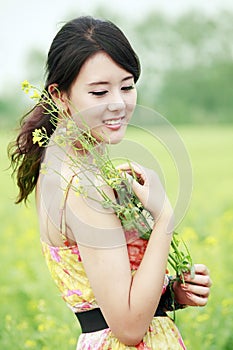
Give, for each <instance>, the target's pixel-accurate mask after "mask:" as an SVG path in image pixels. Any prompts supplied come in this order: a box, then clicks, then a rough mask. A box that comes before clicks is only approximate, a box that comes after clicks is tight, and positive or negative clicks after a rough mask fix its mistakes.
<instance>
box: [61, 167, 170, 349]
mask: <svg viewBox="0 0 233 350" xmlns="http://www.w3.org/2000/svg"><path fill="white" fill-rule="evenodd" d="M136 170H137V173H139V172H140V176H141V178H143V182H144V183H143V185H140V184H139V183H137V182H136V181H134V180H132V181H133V183H132V185H133V189H134V191H135V193H136V194H137V196H138V197H139V199H140V200H141V202H142V204H143V205H144V206H145V207H146V208H147V209H148V210H150V212H151V213H152V215H153V217H154V219H155V221H156V225H155V227H154V229H153V231H152V234H151V237H150V239H149V242H148V245H147V249H146V251H145V254H144V257H143V259H142V262H141V264H140V266H139V269H138V270H137V272H136V273H135V274H134V276H133V277H132V274H131V270H130V263H129V257H128V253H127V247H126V242H125V235H124V231H123V230H122V227H121V224H120V222H119V220H118V219H117V217H116V216H115V214H114V213H111V212H109V211H106V210H105V211H103V210H101V208H98V206H97V207H94V205H93V202H90V201H88V200H87V199H86V200H85V199H84V198H83V197H81V196H79V197H77V196H76V195H75V193H74V192H73V191H71V192H70V193H69V196H68V200H67V208H68V210H67V224H68V225H69V228H70V229H71V231H72V232H73V233H74V235H75V237H76V240H77V243H78V244H79V250H80V254H81V257H82V260H83V264H84V267H85V271H86V273H87V276H88V279H89V281H90V284H91V287H92V289H93V291H94V294H95V297H96V299H97V302H98V305H99V306H100V308H101V310H102V312H103V314H104V317H105V319H106V321H107V323H108V325H109V326H110V328H111V330H112V332H113V333H114V334H115V336H116V337H117V338H118V339H119V340H120V341H121V342H123V343H125V344H127V345H136V344H138V343H139V342H140V341H141V339H142V338H143V336H144V334H145V333H146V331H147V329H148V327H149V324H150V322H151V320H152V318H153V315H154V313H155V310H156V308H157V305H158V303H159V300H160V297H161V292H162V286H163V281H164V273H165V270H166V265H167V257H168V252H169V247H170V242H171V230H172V228H171V226H172V215H173V212H172V209H171V206H170V203H169V201H168V199H167V197H166V194H165V192H164V189H163V187H162V185H161V183H160V181H159V178H158V176H157V175H156V174H155V173H154V172H153V171H150V170H148V169H144V168H143V169H142V168H137V169H136ZM93 195H94V193H92V196H93ZM109 195H110V193H109Z"/></svg>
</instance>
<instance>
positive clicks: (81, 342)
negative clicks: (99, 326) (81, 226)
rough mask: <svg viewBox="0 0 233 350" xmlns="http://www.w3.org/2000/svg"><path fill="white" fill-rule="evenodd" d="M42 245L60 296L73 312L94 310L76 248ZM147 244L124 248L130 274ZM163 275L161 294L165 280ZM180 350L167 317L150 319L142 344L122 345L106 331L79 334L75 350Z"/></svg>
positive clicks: (139, 242) (140, 241)
mask: <svg viewBox="0 0 233 350" xmlns="http://www.w3.org/2000/svg"><path fill="white" fill-rule="evenodd" d="M41 243H42V249H43V253H44V256H45V259H46V262H47V265H48V268H49V270H50V273H51V276H52V278H53V280H54V281H55V283H56V285H57V287H58V288H59V290H60V293H61V296H62V298H63V299H64V301H65V302H66V303H67V305H68V306H69V307H70V308H71V310H72V311H73V312H75V313H76V312H81V311H88V310H91V309H94V308H97V307H98V305H97V302H96V300H95V296H94V293H93V291H92V289H91V286H90V283H89V280H88V278H87V275H86V273H85V270H84V267H83V263H82V260H81V257H80V254H79V248H78V246H77V245H73V246H64V247H53V246H50V245H48V244H47V243H44V242H41ZM146 244H147V241H145V240H143V239H140V238H139V239H137V240H136V241H134V242H133V244H132V243H129V244H128V245H127V248H128V254H129V260H130V265H131V270H132V273H133V272H134V271H135V270H137V268H138V266H139V264H140V261H141V259H142V257H143V254H144V251H145V249H146ZM139 257H140V259H139ZM166 277H167V276H166V275H165V281H164V287H163V291H162V293H164V292H165V290H166V287H167V284H168V281H167V278H166ZM127 349H131V350H133V349H138V350H143V349H145V350H154V349H155V350H157V349H158V350H159V349H161V350H166V349H171V350H181V349H186V348H185V346H184V343H183V341H182V338H181V336H180V333H179V331H178V329H177V327H176V325H175V324H174V322H173V321H172V320H171V319H170V318H169V317H168V316H165V317H154V318H153V319H152V321H151V323H150V326H149V329H148V331H147V333H146V334H145V336H144V337H143V339H142V341H141V342H140V343H139V344H138V345H137V346H126V345H124V344H122V343H121V342H120V341H119V340H118V339H117V338H116V337H115V336H114V335H113V334H112V332H111V330H110V329H109V328H106V329H103V330H100V331H96V332H92V333H82V334H81V335H80V336H79V339H78V344H77V349H76V350H127Z"/></svg>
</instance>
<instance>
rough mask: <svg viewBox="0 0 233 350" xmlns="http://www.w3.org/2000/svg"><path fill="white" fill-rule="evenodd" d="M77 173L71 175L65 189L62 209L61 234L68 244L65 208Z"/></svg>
mask: <svg viewBox="0 0 233 350" xmlns="http://www.w3.org/2000/svg"><path fill="white" fill-rule="evenodd" d="M74 176H75V175H73V176H72V177H71V180H70V182H69V183H68V185H67V187H66V189H65V192H64V198H63V202H62V207H61V209H60V234H61V237H62V240H63V242H64V244H65V245H66V246H69V241H68V237H67V229H66V228H67V227H66V216H65V210H66V201H67V198H68V193H69V190H70V188H71V186H72V182H73V178H74Z"/></svg>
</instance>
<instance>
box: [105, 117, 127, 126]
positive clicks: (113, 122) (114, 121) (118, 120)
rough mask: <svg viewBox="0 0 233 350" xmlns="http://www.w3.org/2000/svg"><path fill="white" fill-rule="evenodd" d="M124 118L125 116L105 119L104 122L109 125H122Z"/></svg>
mask: <svg viewBox="0 0 233 350" xmlns="http://www.w3.org/2000/svg"><path fill="white" fill-rule="evenodd" d="M124 118H125V117H120V118H114V119H108V120H104V124H105V125H107V126H117V125H121V124H122V121H123V119H124Z"/></svg>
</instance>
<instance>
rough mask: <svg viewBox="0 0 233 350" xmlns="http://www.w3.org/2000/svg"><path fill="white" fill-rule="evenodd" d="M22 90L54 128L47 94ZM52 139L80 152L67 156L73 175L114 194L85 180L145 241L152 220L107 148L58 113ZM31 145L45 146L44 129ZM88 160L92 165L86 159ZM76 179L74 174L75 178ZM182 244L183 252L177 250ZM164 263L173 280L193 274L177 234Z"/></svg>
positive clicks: (51, 103)
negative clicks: (84, 173) (84, 176)
mask: <svg viewBox="0 0 233 350" xmlns="http://www.w3.org/2000/svg"><path fill="white" fill-rule="evenodd" d="M22 89H23V90H24V91H25V92H26V93H27V94H28V95H29V96H30V98H31V99H33V100H35V101H36V103H37V105H40V106H42V107H43V108H44V113H47V114H48V115H49V116H50V118H51V122H52V123H54V129H55V128H56V125H57V121H58V119H57V118H58V117H57V115H58V108H57V106H56V104H55V103H54V101H53V100H52V99H51V97H50V95H49V94H48V92H47V91H42V93H41V92H40V90H39V89H37V88H36V87H34V86H32V85H30V84H29V83H28V82H27V81H24V82H23V83H22ZM56 131H57V132H56V136H55V137H54V142H55V143H56V144H57V145H58V146H59V147H64V146H67V145H68V146H69V147H72V148H73V149H74V150H75V151H76V152H77V151H82V157H74V156H71V155H69V157H68V158H69V165H70V167H71V168H73V169H74V174H75V175H77V174H76V170H75V169H77V166H81V167H82V168H83V169H85V170H87V171H88V172H90V173H91V174H94V175H95V178H96V179H97V180H99V181H97V182H96V183H101V184H106V185H107V186H109V187H110V188H111V189H112V190H113V192H114V195H115V200H113V199H112V198H110V197H109V196H108V195H107V194H106V192H105V191H104V190H103V188H102V185H97V184H96V183H94V182H93V180H91V179H88V180H89V182H90V185H91V186H95V188H96V190H97V191H98V192H99V194H100V195H101V204H102V206H103V207H104V208H111V209H112V210H113V211H114V212H115V214H116V215H117V217H118V218H119V219H120V221H121V224H122V226H123V228H124V230H125V231H126V232H137V235H138V237H139V238H141V239H143V240H149V238H150V234H151V232H152V227H153V218H152V216H151V214H150V212H149V211H147V210H146V209H145V208H144V207H143V205H142V203H141V202H140V201H139V199H138V198H137V196H136V195H135V194H134V192H133V190H132V187H131V184H130V181H129V179H128V177H127V176H126V173H125V172H123V171H121V170H120V169H118V168H117V167H116V166H115V165H114V163H113V161H112V160H111V159H110V156H109V153H108V150H107V148H105V150H104V152H100V151H99V149H98V145H100V144H101V143H98V141H97V140H96V138H94V137H93V136H92V134H91V130H90V129H88V128H87V127H86V128H85V130H82V129H80V128H78V127H77V125H76V123H75V121H74V120H73V119H71V118H70V116H68V115H67V114H65V113H64V112H62V111H60V110H59V128H57V129H56ZM32 137H33V143H38V144H39V146H41V147H46V146H47V145H48V143H49V142H50V137H49V136H48V135H47V132H46V129H45V128H43V127H42V128H41V129H35V130H34V131H33V133H32ZM90 156H91V157H92V162H90V158H89V157H90ZM128 165H129V169H132V170H131V175H132V176H133V178H134V179H136V180H137V181H138V179H137V175H136V174H135V173H134V171H133V168H132V167H131V164H130V162H128ZM41 172H46V165H45V164H43V163H42V164H41ZM77 176H78V175H77ZM72 186H73V189H74V191H75V192H76V194H77V195H84V196H87V191H86V189H85V188H84V187H83V186H81V185H79V184H77V185H72ZM180 244H182V245H183V250H182V249H181V248H180ZM168 263H169V264H170V266H171V267H172V268H173V270H174V271H175V273H176V277H177V279H182V281H183V282H184V273H185V272H187V271H191V274H193V263H192V259H191V256H190V253H189V251H188V248H187V246H186V245H185V243H184V242H183V241H181V240H180V239H179V238H178V234H177V233H174V234H173V238H172V242H171V250H170V253H169V257H168Z"/></svg>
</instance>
